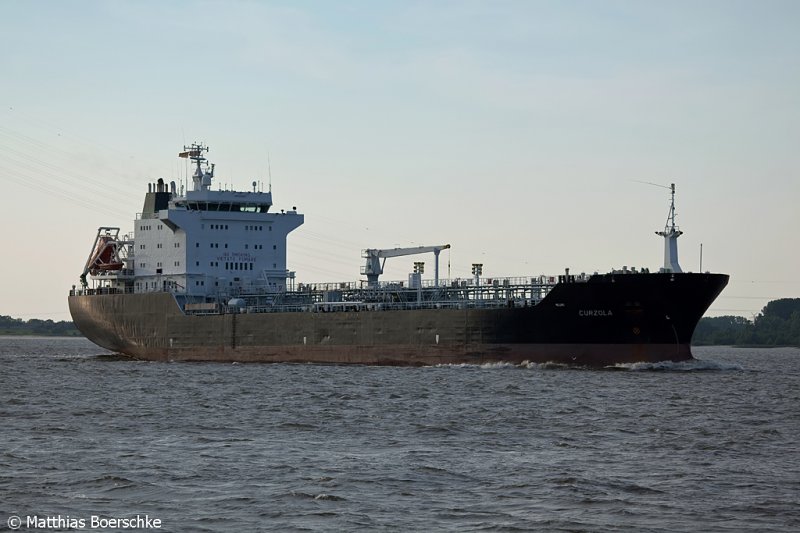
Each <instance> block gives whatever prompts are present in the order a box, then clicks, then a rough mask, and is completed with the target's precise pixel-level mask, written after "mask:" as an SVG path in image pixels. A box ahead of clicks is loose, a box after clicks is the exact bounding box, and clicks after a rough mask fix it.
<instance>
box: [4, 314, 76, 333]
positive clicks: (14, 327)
mask: <svg viewBox="0 0 800 533" xmlns="http://www.w3.org/2000/svg"><path fill="white" fill-rule="evenodd" d="M0 335H42V336H63V337H77V336H80V335H81V333H80V332H79V331H78V330H77V329H76V328H75V325H74V324H73V323H72V322H67V321H64V320H61V321H59V322H53V321H52V320H39V319H38V318H32V319H30V320H22V319H21V318H11V317H10V316H4V315H0Z"/></svg>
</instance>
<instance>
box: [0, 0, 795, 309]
mask: <svg viewBox="0 0 800 533" xmlns="http://www.w3.org/2000/svg"><path fill="white" fill-rule="evenodd" d="M798 27H800V2H796V1H794V0H787V1H781V0H761V1H756V0H752V1H737V0H724V1H717V0H706V1H703V2H697V1H680V0H677V1H670V2H662V1H646V0H631V1H616V0H607V1H573V0H563V1H537V0H524V1H504V0H496V1H470V0H461V1H447V0H426V1H413V0H406V1H392V0H385V1H381V2H374V1H367V0H365V1H347V0H342V1H337V2H327V1H321V0H320V1H291V2H289V1H285V2H281V1H258V2H257V1H205V2H201V1H196V2H189V1H170V2H162V1H147V0H145V1H113V0H112V1H88V0H84V1H81V0H77V1H75V2H61V1H37V2H27V1H22V0H0V187H2V189H3V192H2V194H0V202H2V209H0V228H2V231H1V232H0V239H2V240H0V245H1V248H0V249H1V250H2V261H0V290H1V291H2V296H0V315H10V316H13V317H18V318H23V319H29V318H42V319H52V320H69V319H70V317H69V311H68V308H67V293H68V291H69V289H70V287H71V286H72V285H73V284H77V283H78V276H79V275H80V274H81V272H82V270H83V266H84V263H85V261H86V259H87V256H88V254H89V251H90V250H89V249H90V247H91V245H92V243H93V240H94V236H95V233H96V231H97V228H98V227H99V226H119V227H120V228H122V231H123V232H128V231H132V229H133V220H134V216H135V214H136V213H138V212H140V211H141V210H142V204H143V199H144V193H145V192H146V191H147V184H148V183H150V182H153V181H155V180H157V179H158V178H159V177H163V178H165V179H166V180H167V181H171V180H176V181H179V180H181V179H183V178H184V176H185V171H186V167H185V163H184V161H183V160H179V159H178V157H177V153H178V152H179V151H180V150H181V149H182V147H183V146H184V145H185V144H189V143H191V142H194V141H199V142H204V143H206V144H207V145H208V146H209V147H210V151H209V154H208V157H209V160H210V161H212V162H214V163H215V164H216V176H217V178H216V180H217V182H218V184H219V185H222V186H223V187H228V188H230V187H234V188H237V189H249V188H250V183H251V182H252V181H260V182H262V183H269V182H270V181H271V184H272V192H273V199H274V202H275V207H276V208H277V209H289V208H291V207H293V206H296V207H297V209H298V211H299V212H301V213H303V214H304V215H305V221H306V222H305V224H304V225H303V226H301V227H300V228H299V229H297V230H295V231H294V232H293V233H291V234H290V235H289V240H288V248H289V252H288V266H289V269H290V270H294V271H296V272H297V280H298V281H299V282H323V281H355V280H357V279H360V275H359V268H360V267H361V264H362V261H363V260H362V259H361V250H363V249H365V248H394V247H400V246H421V245H438V244H445V243H447V244H450V245H451V246H452V248H451V249H450V250H449V251H445V252H442V254H441V266H440V268H441V276H442V277H445V278H457V277H461V278H467V277H469V276H470V270H471V264H472V263H483V265H484V267H483V272H484V276H485V277H500V276H531V275H539V274H548V275H552V274H559V273H562V272H563V271H564V269H565V268H569V269H570V272H571V273H580V272H587V273H590V272H595V271H598V272H607V271H609V270H611V269H614V268H622V267H623V266H629V267H632V266H635V267H648V268H650V269H651V270H657V269H658V268H659V267H660V266H662V264H663V239H661V238H660V237H658V236H656V235H655V234H654V233H655V231H658V230H660V229H663V227H664V225H665V222H666V217H667V213H668V208H669V191H668V189H666V188H664V187H657V186H654V185H650V184H648V183H653V184H658V185H661V186H669V184H670V183H675V185H676V189H677V195H676V212H677V223H678V225H679V226H680V228H681V230H682V231H684V235H682V236H681V237H680V239H679V240H678V245H679V258H680V263H681V266H682V267H683V269H684V270H685V271H695V272H697V271H699V270H700V268H701V265H700V261H701V253H700V250H701V247H702V270H703V271H712V272H723V273H727V274H730V276H731V281H730V284H729V285H728V287H727V288H726V289H725V291H724V292H723V293H722V295H721V296H720V297H719V298H718V299H717V301H716V302H715V303H714V304H713V305H712V307H711V309H710V310H709V312H708V315H712V316H714V315H739V316H745V317H747V318H752V317H753V316H754V315H756V314H757V313H758V312H759V311H760V310H761V309H762V308H763V307H764V305H765V304H766V303H767V302H768V301H770V300H773V299H776V298H789V297H800V275H799V274H800V268H798V267H800V246H798V244H800V239H798V230H800V209H798V200H800V180H798V169H799V165H798V162H800V161H799V160H800V155H799V154H800V149H799V148H798V144H799V143H798V140H800V32H798V31H797V28H798ZM644 182H646V183H644ZM414 261H425V263H426V276H425V277H432V276H433V256H432V255H431V254H429V255H426V256H409V257H400V258H393V259H389V260H388V261H387V263H386V271H385V274H384V276H383V277H382V279H383V280H404V279H407V276H408V273H409V272H411V271H412V269H413V263H414Z"/></svg>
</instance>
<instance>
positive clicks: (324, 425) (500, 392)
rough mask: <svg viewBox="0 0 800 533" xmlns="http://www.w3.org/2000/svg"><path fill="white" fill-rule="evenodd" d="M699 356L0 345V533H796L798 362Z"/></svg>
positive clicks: (755, 355)
mask: <svg viewBox="0 0 800 533" xmlns="http://www.w3.org/2000/svg"><path fill="white" fill-rule="evenodd" d="M694 351H695V356H696V357H697V358H698V361H693V362H689V363H681V364H664V365H632V366H627V367H623V368H619V369H615V370H611V369H607V370H587V369H567V368H560V367H548V366H540V365H537V366H530V367H528V366H522V367H520V366H510V365H485V366H480V367H479V366H445V367H433V368H389V367H386V368H384V367H359V366H355V367H347V366H315V365H284V364H249V365H239V364H206V363H149V362H136V361H129V360H126V359H121V358H117V357H113V356H110V355H108V354H107V353H106V352H105V351H104V350H102V349H101V348H97V347H96V346H94V345H93V344H91V343H90V342H88V341H86V340H85V339H65V338H20V337H0V371H2V380H1V381H0V387H1V388H0V423H2V431H0V528H5V527H7V524H9V525H12V526H16V524H17V523H16V522H14V519H15V518H16V517H19V521H20V522H21V526H20V530H21V531H25V530H34V529H35V527H36V526H37V525H39V526H42V527H39V530H56V529H61V530H66V529H68V528H69V527H70V526H72V527H73V528H76V529H80V528H81V527H83V528H84V529H87V530H88V529H91V526H92V524H95V525H98V524H99V525H100V526H104V527H106V529H107V530H108V529H109V528H110V526H111V525H113V524H114V523H113V522H110V521H111V520H123V519H124V520H131V521H132V522H128V523H124V522H117V524H116V525H117V529H124V528H126V527H127V528H129V527H130V526H131V525H136V526H140V527H151V528H153V529H158V530H160V531H530V530H537V531H591V532H598V531H600V532H601V531H654V532H675V531H777V532H783V531H785V532H790V531H791V532H795V531H798V530H800V444H799V443H800V386H799V385H800V379H798V378H800V350H798V349H793V348H779V349H749V348H748V349H743V348H728V347H704V348H695V350H694ZM45 518H47V519H50V520H51V521H50V522H49V523H45V522H42V521H41V520H43V519H45ZM31 519H33V521H32V520H31ZM37 520H39V522H37ZM59 520H61V521H60V522H59ZM69 520H72V521H75V522H69ZM80 520H82V521H83V522H82V523H81V522H78V521H80ZM92 520H94V522H93V521H92ZM103 520H105V522H103ZM147 520H149V522H148V521H147ZM154 520H157V521H158V522H157V524H158V526H160V527H159V528H156V525H155V524H156V522H154Z"/></svg>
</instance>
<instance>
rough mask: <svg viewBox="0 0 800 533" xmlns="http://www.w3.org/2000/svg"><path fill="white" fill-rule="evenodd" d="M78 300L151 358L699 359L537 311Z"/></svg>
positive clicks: (127, 346) (118, 344)
mask: <svg viewBox="0 0 800 533" xmlns="http://www.w3.org/2000/svg"><path fill="white" fill-rule="evenodd" d="M69 306H70V311H71V312H72V316H73V320H74V322H75V325H76V326H77V327H78V329H79V330H80V331H81V332H82V333H83V334H84V335H86V337H87V338H89V339H90V340H92V341H93V342H95V343H96V344H98V345H100V346H102V347H104V348H107V349H109V350H112V351H115V352H119V353H123V354H126V355H129V356H131V357H135V358H139V359H147V360H161V361H167V360H169V361H239V362H297V363H334V364H339V363H351V364H381V365H435V364H453V363H472V364H480V363H486V362H496V361H503V362H510V363H521V362H524V361H530V362H536V363H544V362H556V363H565V364H577V365H594V366H596V365H609V364H615V363H626V362H641V361H664V360H673V361H677V360H685V359H691V351H690V348H689V344H688V342H687V343H679V344H677V343H668V342H667V343H661V342H655V343H653V342H650V343H646V342H615V343H608V342H567V343H565V342H559V341H557V340H556V339H552V342H550V341H549V339H547V338H546V336H545V337H544V338H541V332H542V328H543V326H545V325H546V323H547V322H549V321H550V320H551V319H550V318H549V317H547V316H542V313H541V310H540V312H535V311H534V308H516V309H428V310H411V311H409V310H406V311H373V312H370V311H360V312H355V311H353V312H336V313H311V312H297V313H259V314H247V313H244V314H226V315H194V316H187V315H184V314H183V313H182V312H181V310H180V308H179V307H178V305H177V303H176V302H175V299H174V297H173V296H172V295H170V294H168V293H150V294H128V295H114V294H107V295H92V296H70V297H69ZM543 321H544V322H543ZM539 322H542V323H539ZM536 330H538V331H539V333H537V334H536V335H533V333H532V332H534V331H536Z"/></svg>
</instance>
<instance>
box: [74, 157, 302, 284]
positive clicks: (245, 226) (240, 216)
mask: <svg viewBox="0 0 800 533" xmlns="http://www.w3.org/2000/svg"><path fill="white" fill-rule="evenodd" d="M207 151H208V148H206V147H205V146H203V145H202V144H196V143H195V144H192V145H191V146H189V147H184V151H183V152H181V153H180V154H179V155H180V157H184V158H189V159H191V160H192V161H193V162H194V164H195V170H194V175H193V177H192V182H193V188H192V190H189V191H186V193H185V194H179V193H178V191H177V190H176V186H175V182H172V183H170V184H169V185H167V184H166V183H164V181H163V180H161V179H159V180H158V182H157V183H155V184H151V186H150V187H149V191H148V192H147V194H146V196H145V201H144V207H143V209H142V212H141V213H139V214H137V216H136V219H135V221H134V236H133V238H132V239H127V240H126V241H125V242H122V241H119V244H120V249H118V250H117V252H118V255H119V257H120V260H121V261H122V262H124V268H122V269H120V270H115V271H105V272H94V271H92V272H91V273H92V276H93V277H94V278H95V279H97V278H98V277H101V278H105V279H106V281H107V282H108V283H107V284H104V285H105V286H107V287H111V288H113V289H116V290H118V291H124V292H135V293H140V292H151V291H163V290H167V291H175V292H180V293H184V294H187V295H195V296H211V295H214V296H220V295H225V294H237V293H238V292H240V291H242V290H246V291H253V292H283V291H285V290H286V289H287V280H290V279H292V278H293V273H291V272H289V271H288V270H287V267H286V237H287V235H288V234H289V232H291V231H292V230H294V229H296V228H297V227H299V226H300V225H301V224H302V223H303V215H301V214H299V213H298V212H297V210H296V208H292V209H291V210H289V211H283V210H281V212H279V213H275V212H270V208H271V207H272V193H271V192H269V191H268V192H262V191H257V190H256V184H255V183H254V184H253V191H246V192H245V191H233V190H216V191H215V190H212V189H211V187H212V180H213V178H214V166H213V165H208V163H207V161H206V158H205V157H204V156H203V153H204V152H207ZM90 263H91V259H90V262H89V263H87V271H89V270H90V268H89V266H90ZM84 274H85V273H84Z"/></svg>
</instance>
